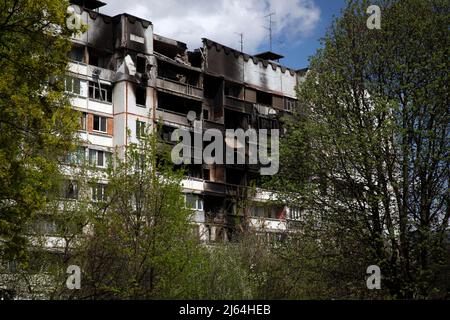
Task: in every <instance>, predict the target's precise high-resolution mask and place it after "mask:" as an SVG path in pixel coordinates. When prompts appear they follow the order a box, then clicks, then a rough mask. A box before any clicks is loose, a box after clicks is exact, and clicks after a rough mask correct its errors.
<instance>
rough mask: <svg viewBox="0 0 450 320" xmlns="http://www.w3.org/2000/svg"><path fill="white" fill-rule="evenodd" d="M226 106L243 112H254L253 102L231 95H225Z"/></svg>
mask: <svg viewBox="0 0 450 320" xmlns="http://www.w3.org/2000/svg"><path fill="white" fill-rule="evenodd" d="M225 106H226V107H228V108H230V109H232V110H235V111H238V112H242V113H248V114H251V113H252V112H253V104H252V103H250V102H247V101H244V100H241V99H238V98H234V97H231V96H226V97H225Z"/></svg>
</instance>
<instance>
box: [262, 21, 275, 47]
mask: <svg viewBox="0 0 450 320" xmlns="http://www.w3.org/2000/svg"><path fill="white" fill-rule="evenodd" d="M275 14H276V13H275V12H271V13H269V14H268V15H266V16H264V18H269V27H268V28H267V27H265V29H266V30H269V45H270V51H272V38H273V25H274V24H275V21H273V20H272V17H273V16H274V15H275Z"/></svg>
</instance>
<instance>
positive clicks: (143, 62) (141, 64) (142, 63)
mask: <svg viewBox="0 0 450 320" xmlns="http://www.w3.org/2000/svg"><path fill="white" fill-rule="evenodd" d="M136 71H137V72H139V73H146V71H147V58H146V57H141V56H137V57H136Z"/></svg>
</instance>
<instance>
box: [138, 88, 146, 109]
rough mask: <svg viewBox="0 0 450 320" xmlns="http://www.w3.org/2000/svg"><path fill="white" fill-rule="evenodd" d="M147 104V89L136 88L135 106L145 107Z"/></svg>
mask: <svg viewBox="0 0 450 320" xmlns="http://www.w3.org/2000/svg"><path fill="white" fill-rule="evenodd" d="M146 102H147V88H145V87H137V88H136V105H138V106H145V105H146Z"/></svg>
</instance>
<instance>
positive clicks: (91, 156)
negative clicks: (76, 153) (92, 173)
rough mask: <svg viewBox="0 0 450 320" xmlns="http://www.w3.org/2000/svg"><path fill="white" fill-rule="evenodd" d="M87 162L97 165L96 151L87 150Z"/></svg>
mask: <svg viewBox="0 0 450 320" xmlns="http://www.w3.org/2000/svg"><path fill="white" fill-rule="evenodd" d="M89 164H90V165H91V166H95V165H97V151H96V150H89Z"/></svg>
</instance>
